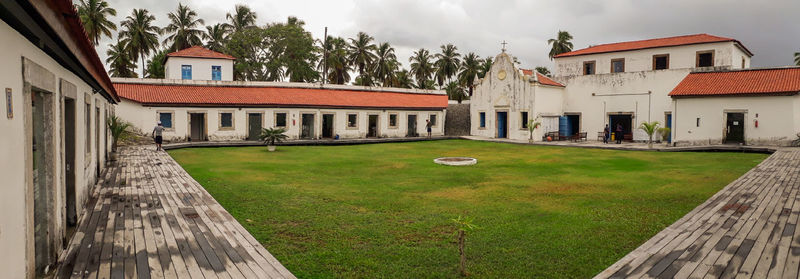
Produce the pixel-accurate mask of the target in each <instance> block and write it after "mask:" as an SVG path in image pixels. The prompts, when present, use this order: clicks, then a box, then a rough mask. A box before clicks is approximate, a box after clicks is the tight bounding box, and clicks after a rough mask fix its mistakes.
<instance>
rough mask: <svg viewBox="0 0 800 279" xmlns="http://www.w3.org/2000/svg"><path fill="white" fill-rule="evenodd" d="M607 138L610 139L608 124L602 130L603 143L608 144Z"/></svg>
mask: <svg viewBox="0 0 800 279" xmlns="http://www.w3.org/2000/svg"><path fill="white" fill-rule="evenodd" d="M609 137H611V128H609V127H608V124H606V127H605V128H603V143H608V138H609Z"/></svg>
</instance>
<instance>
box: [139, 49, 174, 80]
mask: <svg viewBox="0 0 800 279" xmlns="http://www.w3.org/2000/svg"><path fill="white" fill-rule="evenodd" d="M167 53H169V50H167V49H162V50H160V51H158V52H156V54H155V55H153V57H151V58H150V60H147V71H146V72H147V75H146V76H145V77H147V78H164V77H165V72H164V65H165V64H166V63H167Z"/></svg>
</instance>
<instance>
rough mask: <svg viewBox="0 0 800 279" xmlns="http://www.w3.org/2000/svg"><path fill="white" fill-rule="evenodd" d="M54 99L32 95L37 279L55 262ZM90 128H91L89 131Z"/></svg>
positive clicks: (31, 161) (44, 94) (31, 147)
mask: <svg viewBox="0 0 800 279" xmlns="http://www.w3.org/2000/svg"><path fill="white" fill-rule="evenodd" d="M52 106H53V96H52V95H51V94H48V93H45V92H40V91H37V90H32V91H31V107H30V112H31V114H30V115H31V123H32V125H33V127H32V133H31V146H30V147H29V148H30V150H31V151H32V153H31V155H32V156H31V159H32V160H30V165H29V166H30V168H31V169H32V170H33V171H32V174H33V177H32V178H33V179H32V181H33V234H34V235H33V239H34V265H35V269H36V275H37V277H39V276H42V275H44V271H45V269H47V267H48V266H49V265H51V264H53V263H54V262H55V259H56V247H55V235H56V232H55V227H53V220H52V217H51V216H53V214H52V212H53V202H52V201H51V200H52V199H54V198H55V197H54V192H53V189H54V188H53V185H54V181H53V178H54V177H55V176H54V174H55V171H54V169H53V167H54V166H53V165H54V161H53V156H55V155H54V153H55V150H53V148H52V147H53V131H52V127H53V124H54V121H53V111H52ZM87 128H90V127H87Z"/></svg>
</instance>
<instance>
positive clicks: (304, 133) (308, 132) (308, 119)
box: [300, 113, 314, 139]
mask: <svg viewBox="0 0 800 279" xmlns="http://www.w3.org/2000/svg"><path fill="white" fill-rule="evenodd" d="M301 118H302V119H301V122H302V124H303V125H302V127H301V129H300V138H301V139H314V114H311V113H304V114H303V115H302V116H301Z"/></svg>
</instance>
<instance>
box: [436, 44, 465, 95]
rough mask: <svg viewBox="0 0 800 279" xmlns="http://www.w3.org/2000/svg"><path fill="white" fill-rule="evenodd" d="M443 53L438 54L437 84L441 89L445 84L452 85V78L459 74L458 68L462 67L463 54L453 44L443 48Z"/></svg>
mask: <svg viewBox="0 0 800 279" xmlns="http://www.w3.org/2000/svg"><path fill="white" fill-rule="evenodd" d="M441 49H442V52H441V53H437V54H436V82H437V83H438V84H439V87H442V86H443V85H444V84H445V83H450V78H451V77H452V76H454V75H456V74H458V66H459V65H461V59H460V58H459V57H461V54H459V53H458V48H457V47H456V46H454V45H453V44H446V45H442V46H441Z"/></svg>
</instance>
